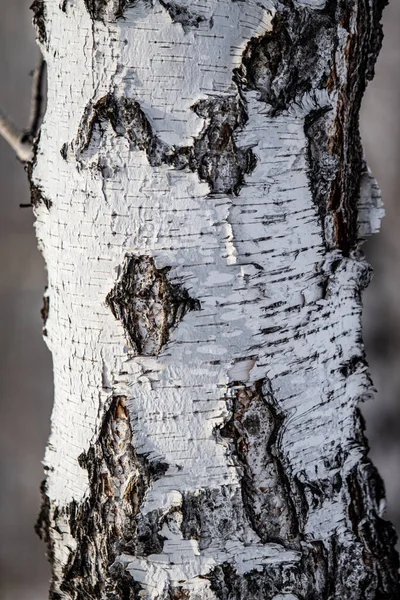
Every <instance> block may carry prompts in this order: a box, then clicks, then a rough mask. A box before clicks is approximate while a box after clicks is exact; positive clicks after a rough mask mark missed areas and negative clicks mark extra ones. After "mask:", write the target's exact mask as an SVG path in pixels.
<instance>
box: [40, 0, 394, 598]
mask: <svg viewBox="0 0 400 600" xmlns="http://www.w3.org/2000/svg"><path fill="white" fill-rule="evenodd" d="M382 5H383V3H382V2H380V1H379V0H370V1H368V0H347V1H345V2H344V1H342V0H327V1H325V0H281V1H279V0H259V1H255V0H243V1H242V0H202V1H200V0H196V1H192V2H189V1H188V0H176V1H170V0H134V1H128V0H63V1H62V2H60V3H58V2H55V1H50V0H35V2H34V4H33V10H34V21H35V25H36V28H37V33H38V40H39V43H40V46H41V49H42V52H43V54H44V57H45V60H46V63H47V69H48V99H47V112H46V115H45V119H44V123H43V125H42V128H41V134H40V138H39V140H38V141H37V143H36V146H35V156H34V159H33V161H32V163H31V164H30V166H29V176H30V181H31V188H32V202H33V204H34V207H35V208H34V210H35V214H36V230H37V236H38V240H39V245H40V247H41V250H42V252H43V254H44V257H45V260H46V264H47V270H48V278H49V283H48V291H47V294H46V301H45V306H44V310H43V316H44V319H45V325H44V334H45V340H46V342H47V344H48V346H49V348H50V350H51V352H52V355H53V362H54V383H55V402H54V410H53V415H52V431H51V436H50V440H49V444H48V448H47V451H46V457H45V470H46V480H45V483H44V485H43V507H42V511H41V515H40V518H39V523H38V530H39V532H40V534H41V535H42V537H43V538H44V540H45V541H46V542H47V547H48V553H49V557H50V561H51V564H52V568H53V579H52V584H51V591H50V597H51V599H52V600H59V599H68V600H83V599H85V600H86V599H93V600H100V599H101V600H106V599H107V600H117V599H121V600H122V599H123V600H133V599H138V598H143V599H146V600H167V599H169V600H184V599H190V600H252V599H254V600H256V599H257V600H306V599H307V600H313V599H318V600H321V599H329V600H330V599H338V600H339V599H340V600H345V599H348V600H357V599H359V600H369V599H371V600H372V599H377V598H379V599H393V600H394V599H395V598H398V597H399V596H398V594H399V591H400V590H399V585H398V559H397V555H396V553H395V551H394V543H395V536H394V533H393V530H392V528H391V526H390V525H389V524H388V523H386V522H385V521H384V520H383V519H382V512H383V509H384V494H383V491H382V485H381V482H380V479H379V477H378V475H377V474H376V472H375V469H374V467H373V466H372V465H371V463H370V461H369V459H368V457H367V443H366V440H365V438H364V435H363V422H362V418H361V415H360V412H359V409H358V405H359V403H360V401H362V400H363V399H365V398H367V397H369V396H370V395H371V393H372V391H373V390H372V385H371V382H370V378H369V375H368V370H367V364H366V360H365V356H364V350H363V344H362V338H361V291H362V289H363V288H364V287H365V285H367V283H368V281H369V278H370V268H369V266H368V264H366V262H365V260H364V259H363V256H362V253H361V251H360V245H361V243H362V241H363V240H364V238H365V237H366V236H367V235H369V234H370V233H373V232H375V231H377V229H378V226H379V220H380V218H381V216H382V213H383V211H382V208H381V202H380V196H379V190H378V189H377V186H376V183H375V181H374V180H373V178H372V177H371V175H370V174H369V173H368V170H367V168H366V166H365V163H364V161H363V157H362V148H361V143H360V137H359V131H358V112H359V107H360V102H361V98H362V95H363V91H364V88H365V85H366V81H367V79H369V78H370V77H371V76H372V74H373V67H374V61H375V58H376V55H377V52H378V50H379V47H380V43H381V29H380V25H379V20H380V17H381V11H382Z"/></svg>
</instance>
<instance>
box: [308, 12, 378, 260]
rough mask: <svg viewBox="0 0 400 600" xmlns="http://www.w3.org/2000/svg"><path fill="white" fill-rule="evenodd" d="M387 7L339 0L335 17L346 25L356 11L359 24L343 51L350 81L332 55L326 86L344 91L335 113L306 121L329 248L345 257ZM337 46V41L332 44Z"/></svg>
mask: <svg viewBox="0 0 400 600" xmlns="http://www.w3.org/2000/svg"><path fill="white" fill-rule="evenodd" d="M383 5H384V3H383V2H376V3H367V2H356V3H354V2H353V3H350V4H349V5H345V4H340V3H338V5H337V8H336V12H332V14H334V15H335V21H337V20H339V21H340V22H341V23H342V25H343V26H345V27H346V26H348V25H347V24H348V23H349V22H350V20H351V19H353V18H354V11H357V12H356V19H357V24H356V27H355V29H354V32H353V33H349V34H348V42H347V47H346V49H345V53H344V54H345V60H346V63H347V64H346V74H347V80H346V82H345V83H344V84H343V83H342V84H340V83H339V82H338V78H337V73H336V64H335V54H334V53H332V57H331V60H330V71H331V72H330V76H329V78H328V80H327V81H326V82H325V83H324V81H321V84H322V85H326V87H327V88H328V90H329V91H330V92H333V91H337V92H338V94H339V95H338V101H337V105H336V108H335V114H332V113H330V112H329V111H327V110H326V109H320V110H316V111H313V112H312V113H310V115H309V116H308V117H307V118H306V120H305V134H306V137H307V139H308V159H309V178H310V187H311V191H312V194H313V198H314V201H315V203H316V205H317V207H318V211H319V214H320V218H321V223H322V229H323V234H324V238H325V243H326V246H327V248H328V249H332V248H339V249H340V250H342V252H343V254H344V255H345V256H346V255H348V254H349V253H350V251H351V250H352V249H353V248H354V247H355V246H356V245H357V243H358V238H357V203H358V199H359V195H360V183H361V174H362V170H363V156H362V145H361V137H360V132H359V111H360V106H361V100H362V96H363V94H364V91H365V87H366V81H367V79H370V78H371V77H372V75H373V71H374V64H375V60H376V57H377V55H378V52H379V50H380V46H381V42H382V28H381V25H380V19H381V16H382V9H383ZM335 35H337V33H336V34H335ZM336 45H337V41H334V43H333V45H332V48H335V47H336ZM314 60H316V59H315V57H314Z"/></svg>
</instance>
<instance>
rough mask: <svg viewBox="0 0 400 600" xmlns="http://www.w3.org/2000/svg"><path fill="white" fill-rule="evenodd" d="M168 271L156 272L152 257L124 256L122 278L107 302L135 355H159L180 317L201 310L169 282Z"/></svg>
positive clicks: (180, 288) (158, 270)
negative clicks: (120, 324)
mask: <svg viewBox="0 0 400 600" xmlns="http://www.w3.org/2000/svg"><path fill="white" fill-rule="evenodd" d="M169 270H170V269H169V267H164V268H163V269H157V267H156V265H155V262H154V259H153V258H152V257H149V256H127V258H126V260H125V264H124V266H123V271H122V275H121V277H120V279H119V281H118V282H117V283H116V284H115V286H114V288H113V290H111V292H110V293H109V294H108V295H107V298H106V303H107V304H108V306H109V307H110V308H111V311H112V313H113V315H114V317H115V318H116V319H119V320H121V321H122V323H123V326H124V329H125V332H126V335H127V337H128V339H129V341H130V343H131V345H132V347H133V348H134V350H135V352H137V353H138V354H141V355H144V356H154V355H157V354H159V353H160V352H161V350H162V348H163V347H164V346H165V345H166V344H167V342H168V340H169V338H170V334H171V332H172V331H173V330H174V329H176V327H177V326H178V325H179V323H180V321H182V319H183V317H184V316H185V315H186V314H187V313H188V312H189V311H192V310H200V302H199V301H198V300H195V299H193V298H191V297H190V296H189V293H188V292H187V290H186V289H185V288H183V287H182V286H181V285H180V284H177V283H171V282H170V280H169V279H168V272H169Z"/></svg>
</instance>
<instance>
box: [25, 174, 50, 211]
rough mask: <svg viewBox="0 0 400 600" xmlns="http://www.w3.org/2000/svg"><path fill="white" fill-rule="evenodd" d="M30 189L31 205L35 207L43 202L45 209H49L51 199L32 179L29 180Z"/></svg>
mask: <svg viewBox="0 0 400 600" xmlns="http://www.w3.org/2000/svg"><path fill="white" fill-rule="evenodd" d="M30 190H31V205H32V206H34V207H35V208H36V207H38V206H39V205H40V204H44V206H45V207H46V208H47V210H50V208H51V207H52V205H53V203H52V201H51V200H50V199H49V198H47V197H46V196H45V195H44V193H43V190H42V188H41V187H39V186H38V185H36V184H35V183H33V182H32V180H31V181H30Z"/></svg>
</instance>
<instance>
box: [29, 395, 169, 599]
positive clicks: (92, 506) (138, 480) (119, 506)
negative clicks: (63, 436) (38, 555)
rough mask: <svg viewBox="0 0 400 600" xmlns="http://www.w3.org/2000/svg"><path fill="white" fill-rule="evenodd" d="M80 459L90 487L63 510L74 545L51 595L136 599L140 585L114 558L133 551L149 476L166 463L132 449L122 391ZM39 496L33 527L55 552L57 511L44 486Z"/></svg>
mask: <svg viewBox="0 0 400 600" xmlns="http://www.w3.org/2000/svg"><path fill="white" fill-rule="evenodd" d="M79 463H80V466H81V467H82V468H84V469H86V470H87V471H88V476H89V489H90V492H89V496H88V498H87V499H86V500H85V501H83V502H82V503H81V504H78V503H76V502H75V501H74V502H72V503H71V504H70V505H69V507H67V509H64V511H63V514H62V516H64V518H65V517H67V518H68V520H69V524H70V529H71V534H72V535H73V537H74V538H75V540H76V542H77V547H76V550H71V552H70V556H69V559H68V563H67V565H66V566H65V569H64V573H63V578H62V580H61V581H59V580H57V579H56V578H55V577H53V582H52V591H53V594H55V595H54V596H53V597H54V598H57V597H60V598H64V597H66V596H65V595H67V596H68V598H70V599H71V600H82V599H83V598H85V599H86V598H88V599H91V600H97V599H98V598H104V599H107V600H116V599H118V600H120V599H121V600H135V599H137V597H138V592H139V591H140V589H141V587H140V585H139V584H138V583H136V582H134V580H133V579H132V578H131V576H130V575H129V574H128V573H127V572H125V570H124V568H123V566H122V564H119V563H117V562H115V559H116V558H117V556H118V555H119V554H121V553H124V552H126V553H128V554H132V555H134V554H135V553H136V551H137V531H138V526H137V515H138V513H139V509H140V505H141V503H142V501H143V499H144V495H145V493H146V491H147V489H148V488H149V486H150V485H151V482H152V481H155V480H156V479H158V478H159V477H160V476H162V475H163V474H165V473H166V471H167V469H168V465H166V464H165V463H154V462H150V461H149V460H148V459H147V458H146V457H145V456H143V455H139V454H137V453H136V451H135V449H134V447H133V445H132V428H131V423H130V418H129V413H128V410H127V407H126V398H125V397H124V396H116V397H114V398H113V400H112V402H111V405H110V408H109V409H108V410H107V412H106V413H105V415H104V419H103V423H102V427H101V430H100V433H99V437H98V439H97V441H96V443H95V444H94V445H93V446H91V447H90V449H89V450H88V452H86V453H84V454H82V455H81V456H80V457H79ZM43 496H44V497H43V505H42V510H41V514H40V517H39V522H38V526H37V531H38V533H39V535H40V536H41V537H42V539H44V540H45V541H46V542H47V545H48V549H49V553H53V554H54V542H53V541H52V532H53V531H57V522H58V520H59V517H60V516H61V512H60V511H59V509H58V508H57V507H54V506H52V503H51V502H50V501H49V499H48V497H47V495H46V493H45V489H44V490H43ZM53 558H54V557H53ZM52 564H54V562H53V560H52ZM57 594H59V596H57Z"/></svg>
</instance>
